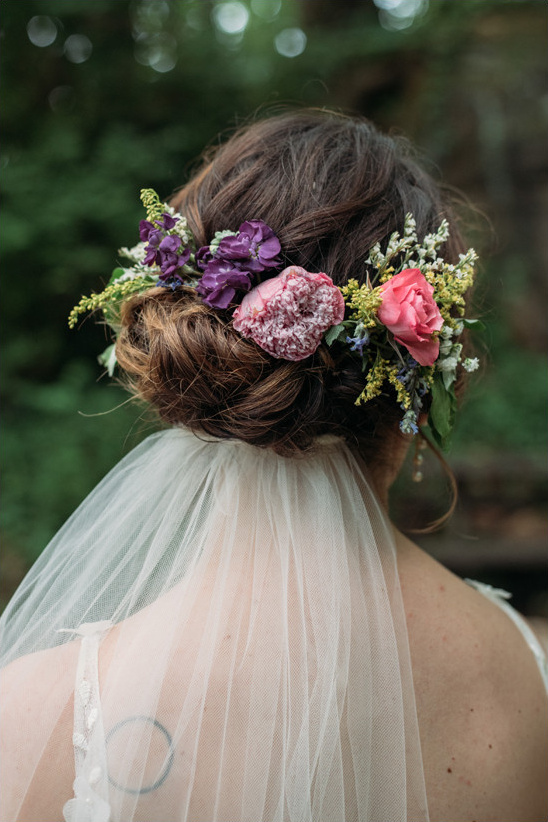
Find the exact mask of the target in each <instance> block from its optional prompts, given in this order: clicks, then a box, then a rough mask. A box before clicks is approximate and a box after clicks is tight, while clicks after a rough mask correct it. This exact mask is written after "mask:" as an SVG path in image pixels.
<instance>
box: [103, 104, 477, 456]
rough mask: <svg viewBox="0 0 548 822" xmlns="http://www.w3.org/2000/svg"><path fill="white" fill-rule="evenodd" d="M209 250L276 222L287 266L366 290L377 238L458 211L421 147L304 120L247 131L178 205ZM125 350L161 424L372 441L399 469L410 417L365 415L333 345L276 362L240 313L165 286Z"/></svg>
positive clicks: (126, 313) (350, 362) (381, 403)
mask: <svg viewBox="0 0 548 822" xmlns="http://www.w3.org/2000/svg"><path fill="white" fill-rule="evenodd" d="M172 205H173V206H174V207H175V208H176V209H177V210H178V211H179V212H180V213H181V214H183V215H184V216H185V217H186V218H187V220H188V223H189V227H190V230H191V231H192V233H193V235H194V237H195V239H196V243H197V245H198V246H201V245H206V244H208V243H209V242H211V240H212V239H213V237H214V235H215V232H217V231H221V230H224V229H227V228H230V229H233V230H236V229H237V228H238V226H239V225H240V224H241V223H243V222H244V221H246V220H250V219H257V220H262V221H264V222H265V223H267V225H269V226H270V227H271V228H272V229H273V231H274V232H275V234H276V235H277V236H278V238H279V240H280V243H281V247H282V254H281V256H282V262H283V265H284V266H288V265H297V266H301V267H303V268H305V269H306V270H307V271H312V272H314V271H317V272H325V273H327V274H328V275H329V276H330V277H331V278H332V279H333V282H334V283H335V284H336V285H339V286H342V285H344V284H346V283H347V281H348V279H349V278H355V279H357V280H359V281H362V282H363V281H365V278H366V276H367V273H368V270H367V266H366V265H365V259H366V258H367V256H368V253H369V251H370V249H371V248H372V246H373V245H374V244H375V243H378V242H380V243H381V245H382V243H383V242H386V241H387V240H388V238H389V236H390V235H391V234H392V233H393V232H394V231H400V232H401V231H402V229H403V224H404V219H405V215H406V214H407V213H411V214H413V216H414V218H415V221H416V225H417V234H418V237H419V239H421V238H422V237H423V236H424V235H425V234H427V233H429V232H432V231H435V230H436V229H437V228H438V226H439V224H440V222H441V219H442V218H443V217H446V218H448V219H449V221H450V223H452V215H451V213H450V207H449V206H448V204H447V202H446V200H445V198H444V197H443V195H442V194H441V192H440V190H439V188H438V187H437V186H436V184H435V183H434V182H433V181H432V179H431V178H430V177H429V176H428V175H427V174H426V173H425V172H424V171H422V170H421V168H420V167H419V166H418V164H417V163H416V161H415V160H414V159H413V158H412V156H411V153H410V150H409V146H408V144H407V143H406V142H405V141H403V140H400V139H393V138H391V137H388V136H386V135H383V134H381V133H380V132H379V131H377V129H376V128H375V127H374V126H373V125H372V124H371V123H369V122H367V121H365V120H360V119H354V118H350V117H345V116H342V115H338V114H333V113H330V112H323V111H298V112H290V113H287V114H282V115H279V116H276V117H272V118H269V119H265V120H261V121H259V122H256V123H253V124H252V125H250V126H247V127H244V128H242V129H240V130H239V131H238V132H236V133H235V134H234V136H233V137H232V138H231V139H230V140H228V141H227V142H226V143H225V144H224V145H222V146H221V147H220V148H217V149H216V150H215V151H212V152H209V153H208V154H207V155H206V157H205V159H204V161H203V165H202V167H201V168H200V169H199V170H198V171H197V173H196V174H195V175H194V177H193V178H192V179H191V180H190V182H189V183H188V184H187V185H186V186H184V188H182V189H181V190H180V191H179V192H178V193H177V194H176V195H175V197H174V198H173V200H172ZM451 228H452V230H451V234H450V239H449V241H448V243H447V245H446V247H445V248H444V249H443V256H444V257H445V259H446V260H447V261H449V262H456V260H457V258H458V255H459V253H460V252H462V251H463V250H464V246H463V244H462V242H461V240H460V237H459V234H458V232H457V230H456V228H455V226H454V225H452V226H451ZM122 322H123V330H122V333H121V335H120V337H119V340H118V343H117V355H118V359H119V361H120V364H121V365H122V367H123V368H124V369H125V370H126V371H127V373H128V374H129V375H130V377H131V378H132V380H133V383H134V386H135V388H136V390H137V392H138V393H139V394H140V395H141V396H142V397H143V398H144V399H146V400H148V401H150V402H151V403H152V404H153V405H154V406H155V407H156V408H157V409H158V411H159V413H160V415H161V417H162V418H163V419H164V420H165V421H167V422H169V423H172V424H177V423H181V424H184V425H186V426H188V427H190V428H191V429H192V430H194V431H196V432H197V433H199V432H205V433H207V434H210V435H214V436H217V437H222V438H225V437H237V438H239V439H242V440H244V441H246V442H249V443H251V444H254V445H259V446H266V447H271V448H274V449H275V450H276V451H278V452H279V453H283V454H294V453H298V452H300V451H303V450H306V449H307V448H308V447H309V446H310V445H311V443H312V441H313V439H314V437H316V436H319V435H321V434H324V433H335V434H340V435H343V436H345V437H347V438H349V439H356V440H359V441H360V447H361V448H362V450H363V451H364V453H365V455H366V456H367V457H368V458H369V459H370V460H373V461H374V460H377V461H378V460H383V459H384V460H386V459H387V456H386V445H387V442H388V441H390V440H391V441H392V442H393V437H394V436H395V435H397V431H398V421H399V419H400V418H401V410H400V409H399V407H398V404H397V402H396V399H395V396H392V395H390V394H388V393H387V394H382V395H381V396H379V397H377V398H376V399H374V400H371V401H370V402H368V403H366V404H364V405H362V406H359V407H356V406H355V400H356V397H357V396H358V395H359V393H360V391H361V389H362V387H363V374H362V373H361V366H360V363H359V362H357V361H355V360H354V359H353V358H352V357H351V356H350V355H349V353H348V351H347V350H346V349H337V348H336V347H335V348H333V349H330V348H328V347H327V346H326V345H325V343H322V344H321V345H320V347H319V348H318V350H317V351H316V353H315V354H314V355H312V356H311V357H308V358H307V359H305V360H303V361H301V362H288V361H286V360H278V359H273V358H272V357H270V356H269V355H268V354H266V353H265V352H264V351H262V350H261V349H260V348H259V347H258V346H257V345H256V344H255V343H253V342H251V341H249V340H246V339H244V338H242V337H241V336H240V335H239V334H238V333H237V332H236V331H235V330H234V328H233V327H232V322H231V316H230V314H229V313H228V312H223V311H218V310H215V309H212V308H209V307H208V306H207V305H205V304H204V303H203V302H202V301H201V299H200V298H199V296H198V295H197V294H196V292H195V291H193V290H192V289H190V288H183V289H180V290H177V291H175V292H173V291H171V290H169V289H154V290H152V291H149V292H146V293H145V294H142V295H140V296H138V297H135V298H133V299H132V300H130V301H128V303H127V304H126V305H125V306H124V309H123V315H122Z"/></svg>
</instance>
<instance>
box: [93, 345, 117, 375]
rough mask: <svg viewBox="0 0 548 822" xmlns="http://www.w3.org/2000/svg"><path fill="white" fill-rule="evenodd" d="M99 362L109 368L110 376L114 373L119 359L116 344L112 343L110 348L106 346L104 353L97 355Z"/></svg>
mask: <svg viewBox="0 0 548 822" xmlns="http://www.w3.org/2000/svg"><path fill="white" fill-rule="evenodd" d="M97 360H98V362H99V363H100V365H102V366H103V367H104V368H106V369H107V371H108V375H109V377H112V375H113V374H114V369H115V367H116V364H117V362H118V360H117V359H116V344H115V343H112V345H109V346H108V348H105V350H104V351H103V353H102V354H99V356H98V357H97Z"/></svg>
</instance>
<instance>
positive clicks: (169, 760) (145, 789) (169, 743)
mask: <svg viewBox="0 0 548 822" xmlns="http://www.w3.org/2000/svg"><path fill="white" fill-rule="evenodd" d="M136 722H140V723H145V724H148V725H153V726H154V728H155V729H157V730H158V731H159V732H160V734H161V735H162V737H163V738H164V740H165V744H166V748H167V755H166V757H165V760H164V761H165V764H164V767H163V770H162V772H161V773H160V776H159V777H158V779H157V780H156V781H155V782H153V783H151V784H150V785H143V786H142V787H140V788H130V787H128V786H124V785H120V784H119V783H118V782H116V780H115V779H113V778H112V776H111V775H110V774H109V775H108V781H109V783H110V784H111V785H112V787H113V788H116V789H117V790H119V791H124V792H125V793H131V794H142V793H150V792H151V791H155V790H156V789H157V788H159V787H160V786H161V785H163V784H164V782H165V781H166V779H167V777H168V774H169V772H170V770H171V768H172V766H173V760H174V757H175V751H174V748H173V740H172V738H171V736H170V734H169V732H168V731H167V729H166V728H164V726H163V725H162V723H161V722H158V720H157V719H154V718H153V717H151V716H128V717H127V719H122V721H121V722H117V723H116V725H114V727H113V728H111V729H110V731H109V732H108V733H107V735H106V737H105V742H106V744H107V745H108V744H109V742H112V740H113V739H114V737H115V736H116V735H117V734H118V733H119V732H120V731H121V730H122V728H124V727H126V726H127V725H130V724H135V723H136ZM152 732H154V731H152Z"/></svg>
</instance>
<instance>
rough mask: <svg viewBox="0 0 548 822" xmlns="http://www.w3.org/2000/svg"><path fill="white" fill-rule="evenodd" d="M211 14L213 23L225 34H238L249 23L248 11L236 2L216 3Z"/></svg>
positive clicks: (230, 0)
mask: <svg viewBox="0 0 548 822" xmlns="http://www.w3.org/2000/svg"><path fill="white" fill-rule="evenodd" d="M212 14H213V22H214V23H215V25H216V26H217V28H218V29H220V30H221V31H223V32H225V34H240V33H241V32H243V31H244V29H245V27H246V26H247V24H248V22H249V11H248V9H247V7H246V6H244V4H243V3H240V2H238V0H228V2H226V3H217V5H216V6H215V7H214V9H213V12H212Z"/></svg>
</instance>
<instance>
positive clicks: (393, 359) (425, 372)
mask: <svg viewBox="0 0 548 822" xmlns="http://www.w3.org/2000/svg"><path fill="white" fill-rule="evenodd" d="M141 199H142V201H143V204H144V206H145V208H146V210H147V219H146V220H141V222H140V224H139V235H140V240H141V242H139V243H138V244H137V245H136V246H134V247H133V248H129V249H128V248H121V249H120V250H119V254H120V255H121V256H123V257H125V258H126V259H128V260H130V262H131V265H130V267H127V268H116V269H115V270H114V271H113V273H112V276H111V279H110V281H109V283H108V285H107V287H106V288H105V290H104V291H102V292H101V293H100V294H92V295H91V297H83V298H82V299H81V301H80V302H79V303H78V305H77V306H75V308H74V309H73V310H72V312H71V314H70V316H69V326H70V327H71V328H73V327H74V326H75V325H76V323H77V321H78V316H79V315H80V314H81V313H83V312H86V311H92V310H95V309H97V308H101V309H102V310H103V312H104V314H105V318H106V320H107V322H108V323H109V324H110V325H111V326H112V328H113V329H114V331H117V330H118V317H119V307H120V304H121V302H123V301H124V300H125V299H127V298H128V297H129V296H131V295H132V294H140V293H143V292H145V291H147V290H149V289H151V288H154V287H157V286H163V287H165V288H171V289H173V290H175V289H177V288H179V287H181V286H186V287H190V288H194V289H195V290H196V292H197V293H198V294H199V295H200V296H201V298H202V300H203V302H204V303H206V304H207V305H209V306H211V307H212V308H215V309H219V310H226V311H229V312H231V313H232V324H233V327H234V328H235V329H236V331H238V332H239V333H240V334H241V335H242V336H243V337H246V338H249V339H252V340H254V342H255V343H256V344H257V345H259V346H260V347H261V348H262V349H264V350H265V351H267V352H268V353H269V354H270V355H271V356H273V357H276V358H281V359H286V360H292V361H298V360H302V359H305V358H306V357H308V356H310V355H311V354H313V353H314V352H315V351H316V349H317V348H318V346H319V345H320V343H321V342H322V340H324V341H325V342H326V344H327V345H329V346H332V345H344V346H347V348H348V351H349V353H350V354H351V356H353V357H355V358H357V359H358V360H359V361H360V362H361V367H362V371H363V374H364V387H363V390H362V392H361V393H360V395H359V396H358V397H357V398H356V405H360V404H362V403H365V402H368V401H369V400H371V399H373V398H374V397H376V396H378V395H379V394H381V393H382V391H383V389H384V387H385V385H386V384H387V383H388V384H389V385H391V386H392V388H393V389H394V391H395V394H396V398H397V401H398V403H399V405H400V407H401V409H402V412H403V414H402V419H401V421H400V428H401V430H402V431H403V432H404V433H407V434H416V433H417V432H418V419H419V414H420V413H421V409H422V408H423V400H424V397H425V396H426V395H427V394H431V403H430V409H429V417H428V423H429V426H430V429H431V431H432V434H433V436H434V438H435V439H436V441H437V442H438V443H439V444H440V445H442V446H444V445H445V444H446V443H447V440H448V437H449V434H450V432H451V428H452V426H453V421H454V415H455V409H456V398H455V391H454V386H455V381H456V377H457V368H458V366H459V365H460V366H461V367H462V368H464V370H465V371H475V370H476V369H477V368H478V365H479V363H478V359H477V358H475V357H474V358H464V359H463V357H462V345H461V343H459V342H458V337H459V336H460V334H462V332H463V330H464V328H465V327H474V326H475V327H476V328H477V327H480V326H481V323H479V321H478V320H472V319H466V318H465V317H464V313H465V302H464V294H465V293H466V291H467V290H468V289H469V288H470V286H471V285H472V283H473V278H474V264H475V261H476V259H477V255H476V252H475V251H474V249H472V248H471V249H469V250H468V251H467V252H466V254H461V255H460V257H459V262H458V263H457V264H455V265H452V264H449V263H446V262H445V261H444V260H443V258H442V257H440V256H438V253H437V252H438V249H439V248H440V246H442V245H443V243H445V242H446V241H447V239H448V237H449V224H448V222H447V220H443V221H442V222H441V224H440V226H439V228H438V230H437V231H436V232H435V233H433V234H427V235H426V236H425V237H424V239H423V241H422V243H419V241H418V238H417V233H416V226H415V220H414V218H413V216H412V215H411V214H407V215H406V217H405V224H404V231H403V235H401V236H400V234H399V233H398V232H394V233H393V234H392V235H391V236H390V239H389V241H388V245H387V247H386V251H384V253H383V252H382V251H381V247H380V244H378V243H377V245H375V246H373V248H372V249H371V251H370V253H369V256H368V258H367V259H366V260H365V263H366V264H367V265H368V266H370V267H371V268H373V269H374V270H375V273H374V275H373V276H372V277H371V276H370V275H369V274H368V275H367V278H366V282H365V284H362V285H360V284H359V282H358V281H357V280H355V279H351V280H349V281H348V283H347V285H345V286H343V287H342V288H338V287H337V286H335V285H334V284H333V281H332V279H331V278H330V277H329V276H328V275H327V274H324V273H311V272H308V271H305V269H303V268H301V267H299V266H289V267H287V268H285V269H284V270H283V271H281V272H279V269H280V268H281V265H282V263H281V260H280V258H279V256H278V255H279V254H280V252H281V246H280V242H279V240H278V238H277V237H276V235H275V234H274V232H273V231H272V229H271V228H270V227H269V226H267V225H266V223H264V222H262V221H261V220H248V221H246V222H244V223H242V225H241V226H240V227H239V229H238V231H218V232H217V233H216V234H215V237H214V238H213V240H212V242H211V243H210V244H209V245H207V246H204V247H202V248H199V249H197V248H196V244H195V242H194V238H193V237H192V235H191V233H190V231H189V228H188V224H187V221H186V219H185V218H184V217H183V216H181V215H180V214H177V213H176V212H175V211H174V209H173V208H172V207H171V206H169V205H167V204H166V203H162V202H160V199H159V197H158V195H157V194H156V192H155V191H153V190H152V189H144V190H143V191H142V192H141ZM455 315H456V316H455ZM99 361H100V362H101V364H102V365H104V366H105V367H106V368H107V370H108V372H109V374H110V375H112V373H113V370H114V367H115V364H116V355H115V347H114V344H113V345H111V346H109V348H107V350H106V351H105V352H104V353H103V354H102V355H101V356H100V357H99Z"/></svg>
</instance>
